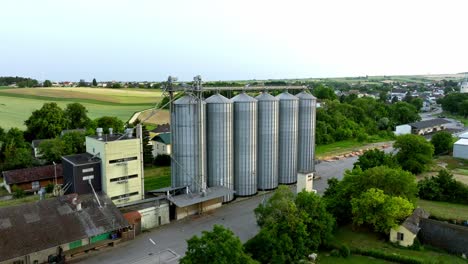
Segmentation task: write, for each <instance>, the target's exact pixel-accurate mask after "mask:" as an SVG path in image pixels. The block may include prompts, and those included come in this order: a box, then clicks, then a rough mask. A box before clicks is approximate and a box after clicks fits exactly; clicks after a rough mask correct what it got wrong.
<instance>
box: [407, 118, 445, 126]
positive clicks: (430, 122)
mask: <svg viewBox="0 0 468 264" xmlns="http://www.w3.org/2000/svg"><path fill="white" fill-rule="evenodd" d="M447 123H450V121H448V120H446V119H443V118H435V119H429V120H424V121H420V122H414V123H409V124H408V125H410V126H411V127H412V128H415V129H423V128H429V127H435V126H439V125H443V124H447Z"/></svg>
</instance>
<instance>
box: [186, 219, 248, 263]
mask: <svg viewBox="0 0 468 264" xmlns="http://www.w3.org/2000/svg"><path fill="white" fill-rule="evenodd" d="M180 263H181V264H204V263H219V264H230V263H234V264H236V263H238V264H244V263H246V264H249V263H250V264H254V263H257V262H256V261H254V260H253V259H252V258H251V257H250V256H249V255H247V254H246V253H245V252H244V249H243V247H242V243H241V241H240V239H239V238H238V237H236V236H235V235H234V233H233V232H232V231H231V230H229V229H226V228H224V227H223V226H221V225H214V227H213V231H211V232H209V231H203V232H202V235H201V237H200V238H199V237H197V236H193V237H192V238H190V239H189V240H187V252H186V253H185V256H184V257H183V258H181V259H180Z"/></svg>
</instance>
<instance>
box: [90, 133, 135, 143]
mask: <svg viewBox="0 0 468 264" xmlns="http://www.w3.org/2000/svg"><path fill="white" fill-rule="evenodd" d="M88 137H90V138H94V139H97V140H99V141H103V142H111V141H116V140H126V139H136V137H133V136H132V137H128V135H127V134H116V133H114V134H112V135H109V134H104V135H102V137H99V136H97V135H92V136H88Z"/></svg>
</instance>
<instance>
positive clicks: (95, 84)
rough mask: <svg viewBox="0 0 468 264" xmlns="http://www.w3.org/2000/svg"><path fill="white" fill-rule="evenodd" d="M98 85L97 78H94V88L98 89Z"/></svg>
mask: <svg viewBox="0 0 468 264" xmlns="http://www.w3.org/2000/svg"><path fill="white" fill-rule="evenodd" d="M97 85H98V83H97V81H96V78H93V86H94V87H96V86H97Z"/></svg>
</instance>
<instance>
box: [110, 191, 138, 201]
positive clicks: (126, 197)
mask: <svg viewBox="0 0 468 264" xmlns="http://www.w3.org/2000/svg"><path fill="white" fill-rule="evenodd" d="M135 195H138V192H132V193H126V194H122V195H117V196H113V197H111V200H122V199H126V200H128V197H130V196H135Z"/></svg>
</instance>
